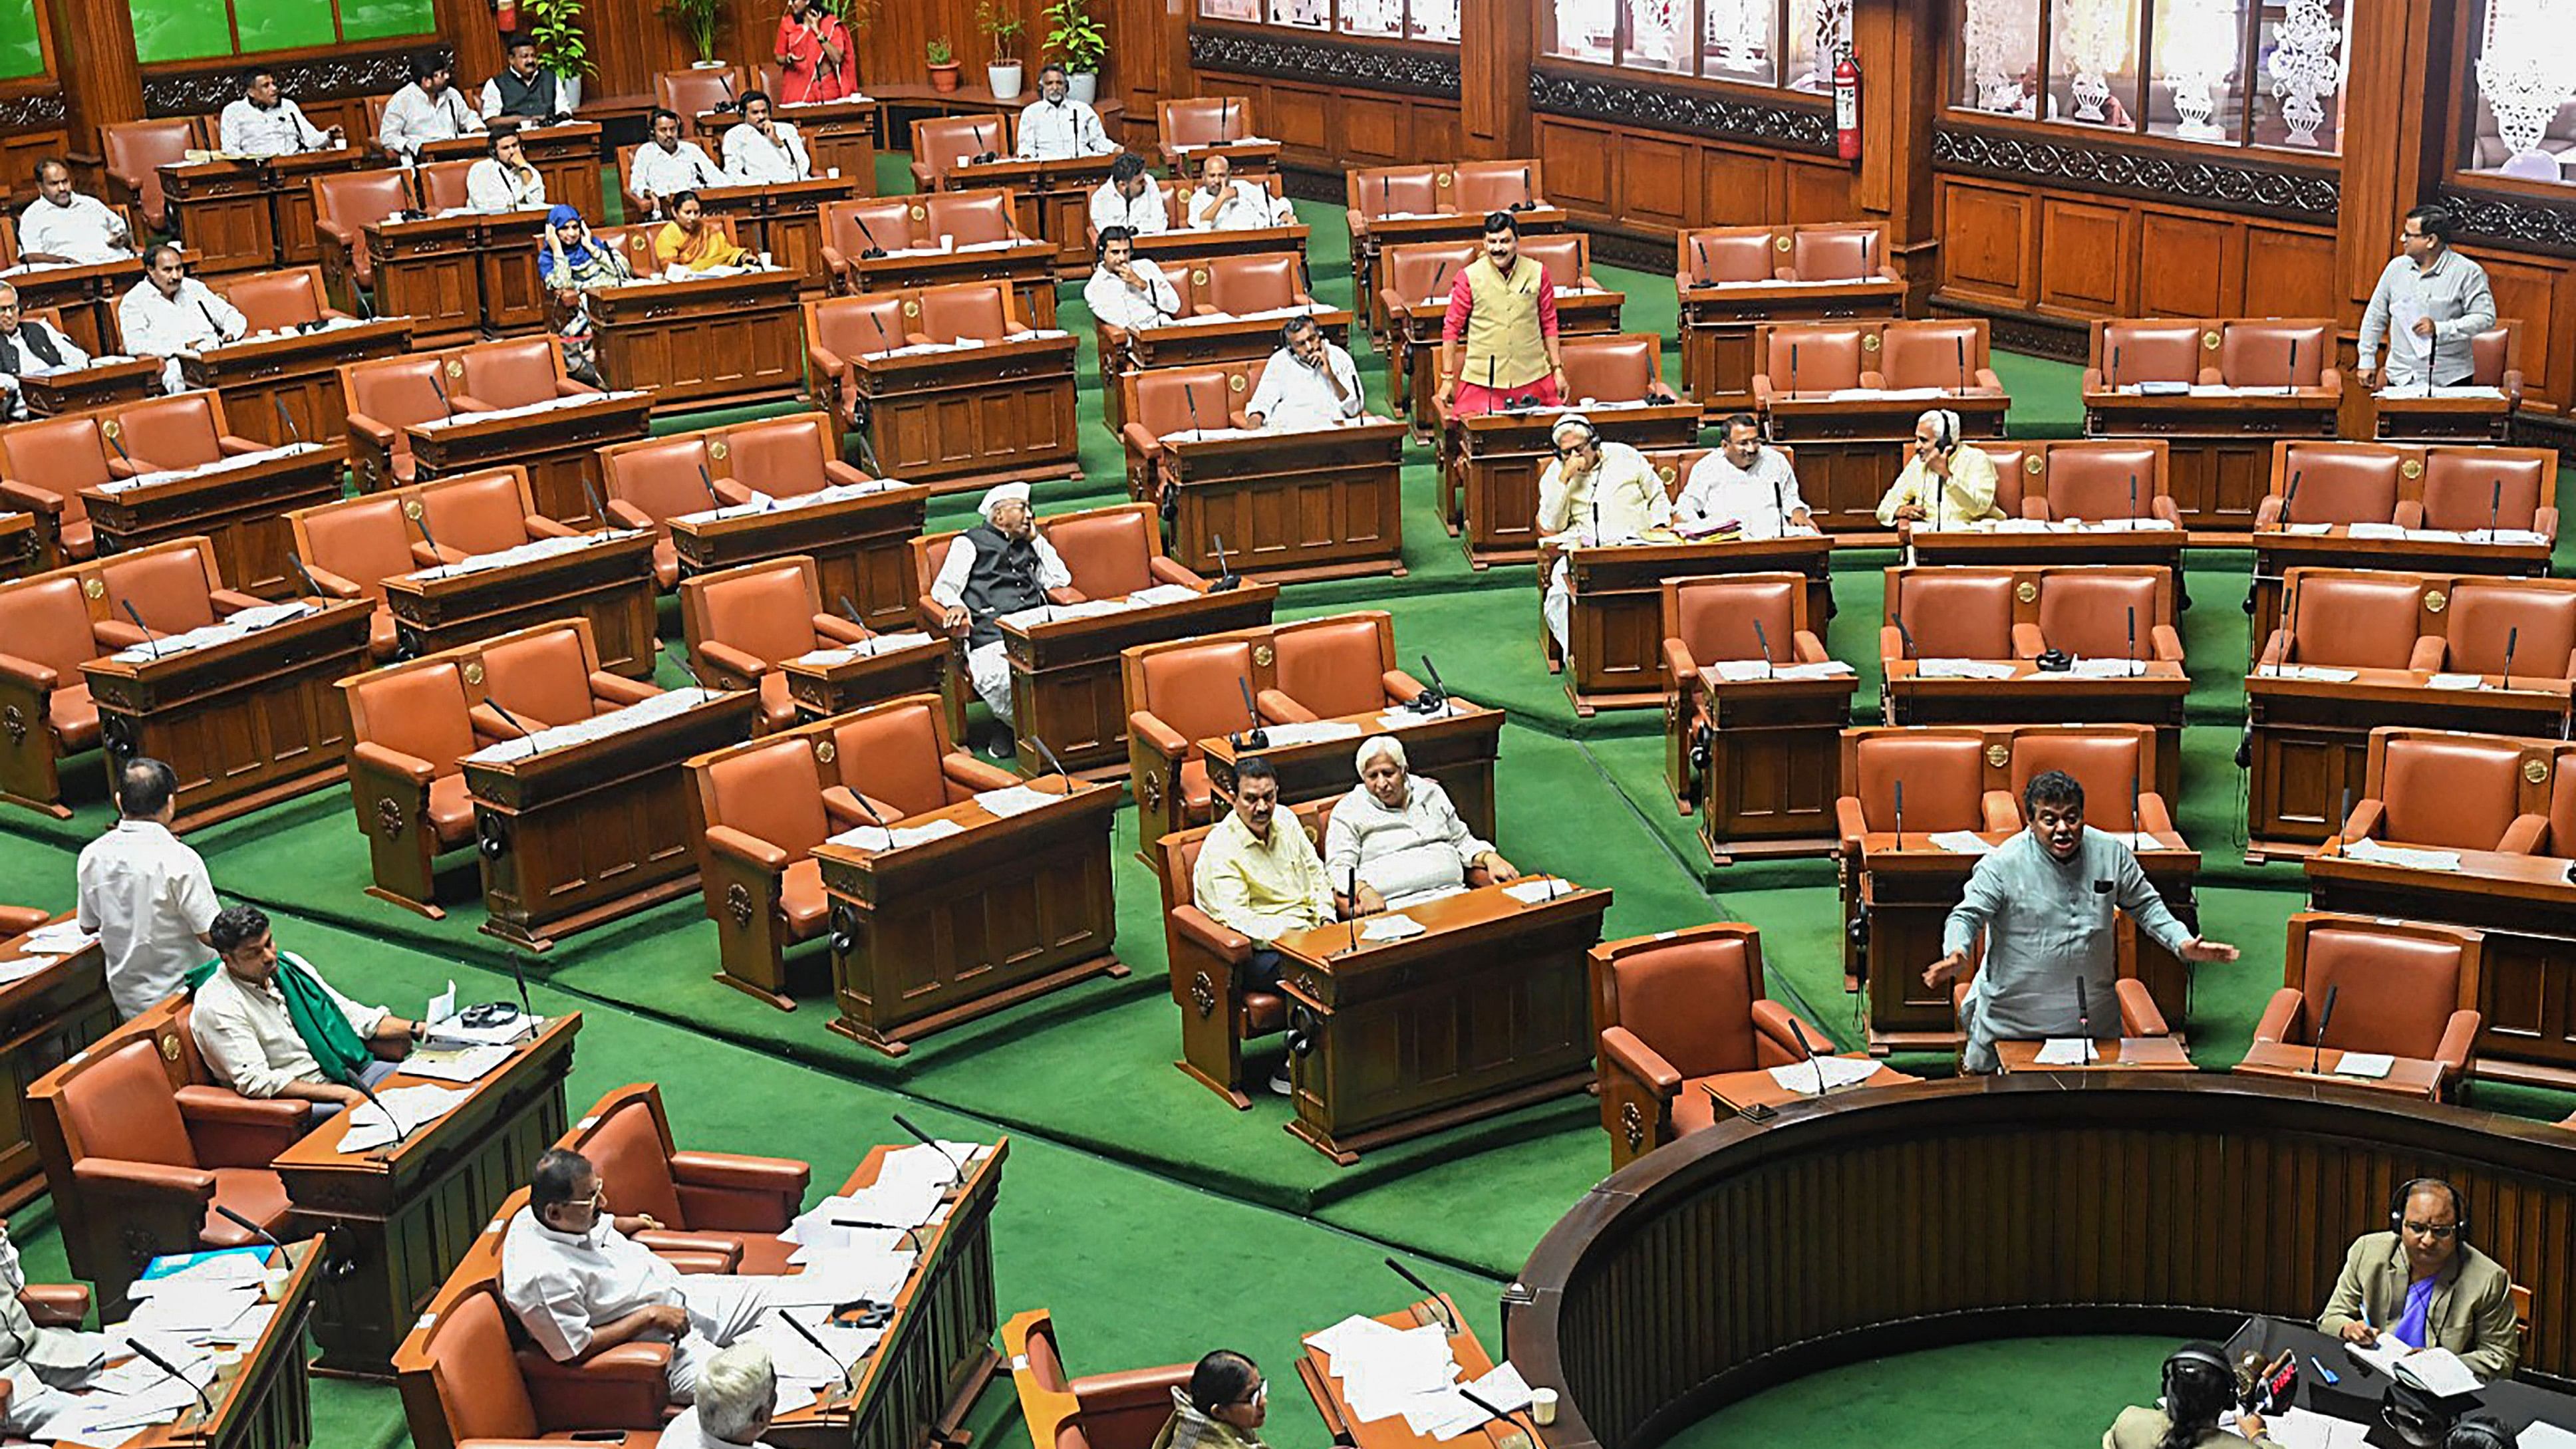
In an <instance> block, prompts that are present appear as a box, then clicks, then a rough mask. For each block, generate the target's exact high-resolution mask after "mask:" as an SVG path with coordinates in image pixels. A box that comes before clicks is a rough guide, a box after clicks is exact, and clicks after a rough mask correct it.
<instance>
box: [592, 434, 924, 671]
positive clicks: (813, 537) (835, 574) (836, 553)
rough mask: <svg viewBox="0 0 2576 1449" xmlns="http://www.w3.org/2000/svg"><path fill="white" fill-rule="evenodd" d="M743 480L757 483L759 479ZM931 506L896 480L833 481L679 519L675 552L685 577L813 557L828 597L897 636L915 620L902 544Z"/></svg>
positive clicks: (674, 526) (920, 492)
mask: <svg viewBox="0 0 2576 1449" xmlns="http://www.w3.org/2000/svg"><path fill="white" fill-rule="evenodd" d="M612 466H614V465H612ZM741 481H745V482H747V483H751V484H755V485H756V484H757V482H758V479H756V478H752V479H746V480H741ZM929 500H930V490H929V489H927V488H924V487H921V486H919V485H917V484H912V483H905V482H902V481H899V480H896V479H891V478H885V479H868V480H866V481H864V482H862V483H860V484H857V485H855V486H853V485H850V484H847V483H841V482H837V481H836V482H834V483H833V484H832V485H831V486H828V487H826V488H824V489H822V490H821V491H819V492H815V493H806V494H800V495H793V496H785V497H778V498H773V499H770V500H769V503H768V506H766V507H763V506H760V502H759V500H758V499H755V500H754V501H753V502H751V503H745V504H729V505H727V506H725V507H723V508H709V509H706V510H704V511H702V512H698V513H683V514H679V515H676V516H674V517H673V518H672V519H671V520H670V528H671V547H672V548H673V550H674V551H676V552H677V553H678V555H679V559H680V569H681V572H682V573H683V574H684V575H685V574H711V573H714V572H716V571H718V570H720V569H729V568H734V567H737V566H739V565H742V564H752V563H765V562H767V561H768V560H770V559H774V558H789V557H793V556H799V555H801V556H803V557H806V558H810V559H812V560H814V571H815V578H816V582H817V583H818V585H819V586H820V587H821V590H822V594H823V597H824V598H825V599H828V600H835V601H837V600H839V599H843V598H846V599H849V600H850V601H851V602H852V603H853V604H855V605H856V606H857V607H858V611H859V621H860V622H861V623H863V624H865V625H866V626H867V627H868V628H870V629H873V630H878V631H886V630H898V629H901V628H903V627H904V626H905V625H907V624H909V623H911V622H912V619H913V599H914V594H915V590H914V589H913V587H912V580H911V578H910V570H911V564H910V560H909V556H908V554H907V552H906V549H905V544H907V543H908V542H909V541H910V540H912V539H914V538H917V537H919V536H920V534H921V526H922V519H923V518H924V516H925V515H926V514H927V512H928V509H929Z"/></svg>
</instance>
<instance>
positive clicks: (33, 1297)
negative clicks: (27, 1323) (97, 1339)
mask: <svg viewBox="0 0 2576 1449" xmlns="http://www.w3.org/2000/svg"><path fill="white" fill-rule="evenodd" d="M89 1301H90V1293H89V1285H88V1284H86V1283H30V1284H28V1285H27V1286H26V1287H24V1288H21V1289H19V1290H18V1305H19V1306H20V1307H22V1308H24V1309H26V1310H27V1317H28V1318H29V1319H30V1320H32V1321H33V1322H34V1323H35V1325H36V1326H37V1327H38V1328H78V1327H80V1326H81V1322H82V1320H84V1319H86V1318H88V1317H89Z"/></svg>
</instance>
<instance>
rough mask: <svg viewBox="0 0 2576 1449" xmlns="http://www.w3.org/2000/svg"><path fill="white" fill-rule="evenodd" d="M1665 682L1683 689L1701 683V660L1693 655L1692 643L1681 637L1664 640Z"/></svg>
mask: <svg viewBox="0 0 2576 1449" xmlns="http://www.w3.org/2000/svg"><path fill="white" fill-rule="evenodd" d="M1664 682H1665V683H1667V684H1670V685H1674V686H1676V687H1678V688H1681V689H1689V688H1691V687H1692V686H1694V685H1696V684H1698V683H1699V661H1698V660H1696V659H1694V658H1692V657H1691V652H1690V645H1688V644H1685V643H1683V642H1682V641H1681V640H1679V639H1671V638H1667V639H1666V640H1664Z"/></svg>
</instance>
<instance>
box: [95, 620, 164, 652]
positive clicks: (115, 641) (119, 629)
mask: <svg viewBox="0 0 2576 1449" xmlns="http://www.w3.org/2000/svg"><path fill="white" fill-rule="evenodd" d="M89 634H90V637H91V638H92V639H95V640H97V641H98V642H99V644H101V645H102V646H104V648H105V649H131V648H133V647H134V646H135V645H137V644H141V643H143V642H145V641H147V640H149V639H150V638H151V637H152V636H151V635H149V634H146V633H144V632H143V631H142V630H140V629H137V628H135V627H134V626H133V625H131V624H128V623H126V622H125V621H124V620H122V619H92V620H91V621H90V624H89Z"/></svg>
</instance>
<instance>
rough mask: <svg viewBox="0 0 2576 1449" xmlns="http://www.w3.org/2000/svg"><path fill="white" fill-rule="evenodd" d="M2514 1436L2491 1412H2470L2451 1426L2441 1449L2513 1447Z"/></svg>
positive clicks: (2507, 1448) (2504, 1448) (2501, 1448)
mask: <svg viewBox="0 0 2576 1449" xmlns="http://www.w3.org/2000/svg"><path fill="white" fill-rule="evenodd" d="M2513 1446H2514V1436H2513V1433H2512V1431H2510V1430H2508V1429H2506V1428H2505V1426H2504V1421H2503V1420H2502V1419H2499V1418H2497V1417H2496V1416H2495V1415H2493V1414H2471V1415H2469V1416H2468V1417H2467V1418H2465V1419H2462V1420H2461V1421H2459V1422H2458V1423H2456V1424H2453V1425H2452V1426H2451V1432H2450V1433H2449V1434H2448V1435H2447V1436H2445V1437H2444V1438H2443V1440H2442V1449H2513Z"/></svg>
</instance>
